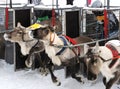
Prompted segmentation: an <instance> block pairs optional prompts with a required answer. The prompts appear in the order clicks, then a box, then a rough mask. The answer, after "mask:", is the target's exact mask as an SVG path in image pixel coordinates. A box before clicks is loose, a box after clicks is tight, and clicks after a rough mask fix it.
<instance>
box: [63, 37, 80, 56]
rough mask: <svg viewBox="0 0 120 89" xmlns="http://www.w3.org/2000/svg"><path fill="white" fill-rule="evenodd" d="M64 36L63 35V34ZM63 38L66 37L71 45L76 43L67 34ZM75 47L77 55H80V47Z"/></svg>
mask: <svg viewBox="0 0 120 89" xmlns="http://www.w3.org/2000/svg"><path fill="white" fill-rule="evenodd" d="M64 36H65V35H64ZM65 38H66V39H67V40H68V41H69V42H71V43H72V44H73V45H76V44H77V42H76V41H75V40H74V39H72V38H70V37H69V36H65ZM77 48H78V55H80V47H79V46H78V47H77Z"/></svg>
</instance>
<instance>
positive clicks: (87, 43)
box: [54, 37, 115, 48]
mask: <svg viewBox="0 0 120 89" xmlns="http://www.w3.org/2000/svg"><path fill="white" fill-rule="evenodd" d="M113 38H115V37H111V38H106V39H101V40H97V41H92V42H86V43H82V44H76V45H67V46H63V45H54V47H58V48H62V47H68V48H70V47H71V48H72V47H78V46H83V45H89V44H93V43H96V42H102V41H106V40H110V39H113Z"/></svg>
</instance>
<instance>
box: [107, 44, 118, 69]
mask: <svg viewBox="0 0 120 89" xmlns="http://www.w3.org/2000/svg"><path fill="white" fill-rule="evenodd" d="M106 47H107V48H109V49H110V50H111V52H112V54H113V58H112V61H111V63H110V64H109V68H112V67H113V66H114V65H115V63H116V62H117V60H118V58H120V55H119V53H118V51H117V50H116V48H115V47H114V46H112V45H110V44H107V45H106Z"/></svg>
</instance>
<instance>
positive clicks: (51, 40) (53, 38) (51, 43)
mask: <svg viewBox="0 0 120 89" xmlns="http://www.w3.org/2000/svg"><path fill="white" fill-rule="evenodd" d="M54 40H55V33H54V37H52V32H50V45H53V42H54Z"/></svg>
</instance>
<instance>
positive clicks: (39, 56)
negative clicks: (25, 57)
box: [37, 53, 48, 76]
mask: <svg viewBox="0 0 120 89" xmlns="http://www.w3.org/2000/svg"><path fill="white" fill-rule="evenodd" d="M37 55H38V58H39V63H40V70H39V71H40V72H41V73H42V75H45V76H46V75H47V74H48V71H47V70H48V69H47V68H46V64H45V63H44V61H42V58H41V55H40V53H37ZM44 60H45V59H44Z"/></svg>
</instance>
